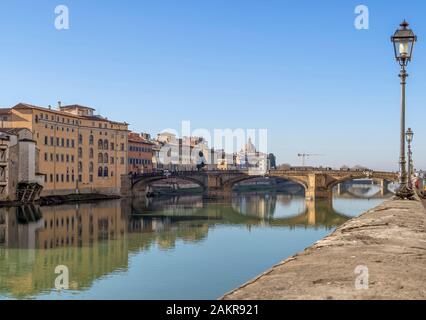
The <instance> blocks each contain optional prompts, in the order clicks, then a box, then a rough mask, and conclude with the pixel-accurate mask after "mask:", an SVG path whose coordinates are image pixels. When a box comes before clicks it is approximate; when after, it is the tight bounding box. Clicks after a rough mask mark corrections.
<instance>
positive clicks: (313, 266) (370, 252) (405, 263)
mask: <svg viewBox="0 0 426 320" xmlns="http://www.w3.org/2000/svg"><path fill="white" fill-rule="evenodd" d="M357 266H364V267H363V269H364V271H365V270H367V269H365V267H367V268H368V289H356V287H355V283H356V278H357V275H356V274H355V269H356V267H357ZM364 274H365V273H364ZM365 279H366V278H364V280H365ZM223 299H274V300H275V299H315V300H318V299H426V210H425V207H423V205H422V203H421V202H420V201H396V200H395V201H387V202H385V203H384V204H382V205H380V206H379V207H377V208H375V209H372V210H370V211H368V212H367V213H365V214H363V215H362V216H360V217H358V218H355V219H352V220H350V221H348V222H347V223H345V224H344V225H342V226H341V227H339V228H338V229H337V230H336V231H335V232H334V233H332V234H331V235H330V236H328V237H326V238H324V239H323V240H320V241H319V242H317V243H316V244H315V245H313V246H312V247H310V248H308V249H306V250H305V251H304V252H302V253H300V254H298V255H296V256H294V257H291V258H289V259H287V260H285V261H283V262H282V263H280V264H278V265H276V266H275V267H273V268H272V269H270V270H268V271H267V272H265V273H264V274H263V275H261V276H259V277H258V278H256V279H254V280H252V281H251V282H249V283H247V284H245V285H243V286H241V287H240V288H238V289H236V290H234V291H233V292H231V293H228V294H226V295H225V296H224V297H223Z"/></svg>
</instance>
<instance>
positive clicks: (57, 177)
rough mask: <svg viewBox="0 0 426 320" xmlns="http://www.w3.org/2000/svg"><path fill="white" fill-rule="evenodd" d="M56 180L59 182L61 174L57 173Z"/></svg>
mask: <svg viewBox="0 0 426 320" xmlns="http://www.w3.org/2000/svg"><path fill="white" fill-rule="evenodd" d="M56 182H59V174H57V175H56Z"/></svg>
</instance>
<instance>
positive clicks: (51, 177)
mask: <svg viewBox="0 0 426 320" xmlns="http://www.w3.org/2000/svg"><path fill="white" fill-rule="evenodd" d="M50 182H53V174H51V175H50Z"/></svg>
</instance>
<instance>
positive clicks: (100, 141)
mask: <svg viewBox="0 0 426 320" xmlns="http://www.w3.org/2000/svg"><path fill="white" fill-rule="evenodd" d="M103 148H104V142H103V141H102V139H99V141H98V149H99V150H102V149H103Z"/></svg>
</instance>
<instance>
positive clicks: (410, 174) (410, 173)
mask: <svg viewBox="0 0 426 320" xmlns="http://www.w3.org/2000/svg"><path fill="white" fill-rule="evenodd" d="M405 135H406V137H407V144H408V170H407V171H408V187H409V188H411V189H412V188H413V182H412V178H413V174H414V167H413V152H412V150H411V143H412V142H413V137H414V132H413V130H411V128H408V130H407V132H406V133H405Z"/></svg>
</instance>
